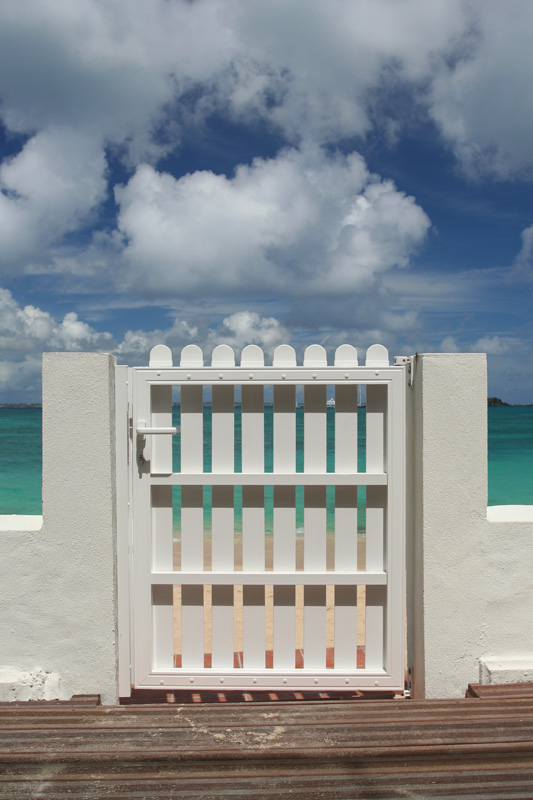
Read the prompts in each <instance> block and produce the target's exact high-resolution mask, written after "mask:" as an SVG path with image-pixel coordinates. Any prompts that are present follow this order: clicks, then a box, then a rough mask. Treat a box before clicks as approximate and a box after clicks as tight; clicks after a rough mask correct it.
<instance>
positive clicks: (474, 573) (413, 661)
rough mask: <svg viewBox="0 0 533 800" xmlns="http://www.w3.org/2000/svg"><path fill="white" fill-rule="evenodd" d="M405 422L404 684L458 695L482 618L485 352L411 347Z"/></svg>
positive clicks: (473, 663)
mask: <svg viewBox="0 0 533 800" xmlns="http://www.w3.org/2000/svg"><path fill="white" fill-rule="evenodd" d="M409 429H410V435H409V444H410V447H409V454H408V474H409V475H410V479H409V497H408V507H409V509H410V512H409V521H408V524H409V526H410V532H408V537H409V536H410V537H411V540H410V544H409V548H408V561H407V564H408V586H409V587H410V588H409V593H408V615H409V634H408V649H409V656H408V658H409V664H410V666H411V667H412V682H413V685H412V691H413V695H414V696H415V697H423V696H426V697H449V696H461V695H464V690H465V689H466V685H467V684H468V682H472V681H473V682H475V681H477V680H478V676H479V661H478V659H479V656H480V650H481V649H482V639H483V630H484V626H485V625H486V619H485V617H484V610H483V605H484V603H485V600H486V598H484V597H483V598H482V597H480V593H479V592H480V586H479V584H480V581H481V582H483V580H484V579H483V575H482V573H483V570H484V563H483V558H482V551H483V552H484V545H483V534H484V529H485V526H486V515H487V376H486V357H485V355H484V354H464V353H461V354H456V353H454V354H432V353H429V354H423V355H418V356H417V357H416V364H415V370H414V387H413V389H412V391H411V393H410V411H409ZM483 591H484V592H486V587H483Z"/></svg>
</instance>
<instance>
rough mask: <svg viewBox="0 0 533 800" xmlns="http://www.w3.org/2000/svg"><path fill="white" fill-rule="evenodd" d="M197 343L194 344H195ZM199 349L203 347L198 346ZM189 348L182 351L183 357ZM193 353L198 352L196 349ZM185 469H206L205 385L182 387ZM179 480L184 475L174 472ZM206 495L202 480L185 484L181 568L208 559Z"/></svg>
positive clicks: (199, 564)
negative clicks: (205, 546) (206, 544)
mask: <svg viewBox="0 0 533 800" xmlns="http://www.w3.org/2000/svg"><path fill="white" fill-rule="evenodd" d="M192 346H193V345H190V347H192ZM198 349H199V348H198ZM185 350H187V348H184V350H183V351H182V359H183V355H184V353H185ZM190 355H191V357H192V356H195V357H197V354H195V353H194V352H192V353H191V354H190ZM180 435H181V472H182V473H187V472H200V473H201V472H203V442H204V434H203V389H202V386H182V388H181V434H180ZM174 477H175V478H176V479H177V484H178V485H179V484H180V483H182V475H176V476H174ZM203 542H204V499H203V487H202V485H200V484H196V485H195V484H192V485H182V487H181V569H182V570H184V571H187V570H200V569H203V563H204V550H203V547H204V545H203Z"/></svg>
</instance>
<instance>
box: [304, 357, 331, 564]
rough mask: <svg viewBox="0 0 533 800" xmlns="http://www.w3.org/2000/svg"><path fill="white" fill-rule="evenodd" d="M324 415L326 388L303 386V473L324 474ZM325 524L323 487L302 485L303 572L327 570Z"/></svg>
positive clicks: (324, 489)
mask: <svg viewBox="0 0 533 800" xmlns="http://www.w3.org/2000/svg"><path fill="white" fill-rule="evenodd" d="M309 349H310V348H307V350H309ZM322 349H323V348H322ZM306 352H307V351H306ZM324 353H325V351H324ZM313 357H314V358H316V359H317V360H318V358H319V357H321V354H320V353H318V352H316V351H314V355H313ZM326 412H327V406H326V387H325V386H306V387H305V389H304V471H305V472H323V473H325V472H326V458H327V417H326ZM326 524H327V520H326V486H325V485H322V486H305V489H304V570H319V569H325V568H326Z"/></svg>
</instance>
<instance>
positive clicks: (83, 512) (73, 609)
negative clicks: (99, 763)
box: [0, 353, 117, 703]
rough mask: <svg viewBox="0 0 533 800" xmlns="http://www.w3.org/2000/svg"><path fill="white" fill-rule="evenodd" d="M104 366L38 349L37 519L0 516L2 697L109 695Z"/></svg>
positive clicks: (109, 518) (112, 598)
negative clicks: (40, 443)
mask: <svg viewBox="0 0 533 800" xmlns="http://www.w3.org/2000/svg"><path fill="white" fill-rule="evenodd" d="M114 365H115V359H114V358H113V357H112V356H109V355H105V354H92V353H46V354H45V355H44V357H43V518H41V517H12V516H8V517H0V608H1V609H2V613H1V614H0V699H2V700H5V699H17V698H20V699H40V698H52V697H58V698H61V699H68V698H70V697H71V695H72V694H76V693H83V694H85V693H100V694H101V695H102V700H103V702H107V703H114V702H116V700H117V655H116V589H115V540H116V535H115V529H116V521H115V520H116V503H115V479H114V476H115V468H114V459H115V455H114V449H115V448H114V445H115V431H114Z"/></svg>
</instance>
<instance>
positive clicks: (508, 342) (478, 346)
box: [469, 334, 522, 356]
mask: <svg viewBox="0 0 533 800" xmlns="http://www.w3.org/2000/svg"><path fill="white" fill-rule="evenodd" d="M521 344H522V342H520V340H519V339H516V338H514V337H511V336H499V335H498V334H494V336H489V335H487V336H482V337H481V339H478V340H477V342H475V343H474V344H473V345H471V346H470V348H469V349H470V350H471V351H472V352H473V353H487V355H490V356H504V355H507V354H508V353H511V352H513V351H515V350H516V349H517V348H518V347H520V346H521Z"/></svg>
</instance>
